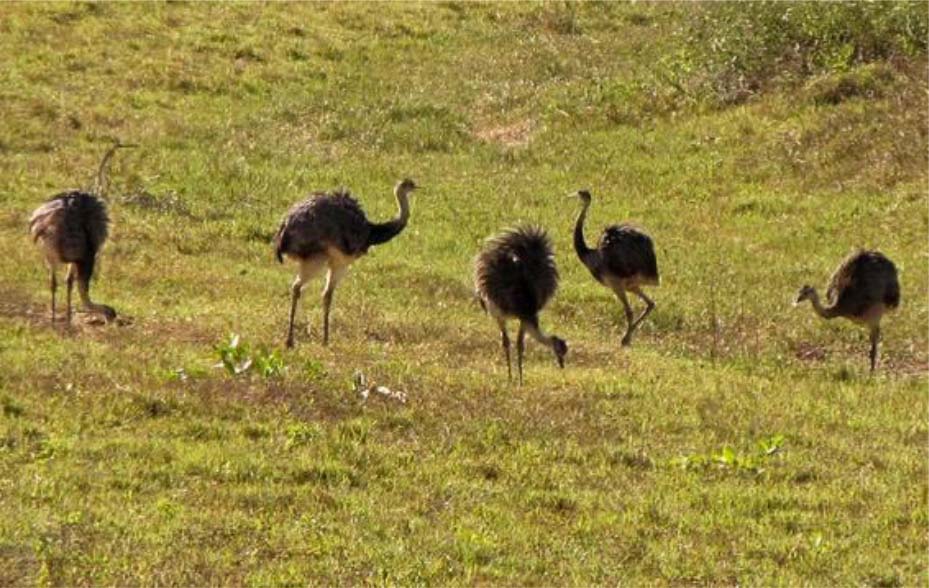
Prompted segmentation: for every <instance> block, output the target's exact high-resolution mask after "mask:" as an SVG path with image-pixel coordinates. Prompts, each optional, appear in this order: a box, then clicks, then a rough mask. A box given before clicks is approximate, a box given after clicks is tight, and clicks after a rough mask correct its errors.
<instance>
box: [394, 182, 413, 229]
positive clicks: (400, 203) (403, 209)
mask: <svg viewBox="0 0 929 588" xmlns="http://www.w3.org/2000/svg"><path fill="white" fill-rule="evenodd" d="M394 196H396V197H397V208H398V214H397V218H395V219H394V220H393V221H392V222H394V223H395V224H397V225H399V226H401V227H405V226H406V223H407V221H408V220H410V192H409V190H407V189H405V188H397V190H396V191H395V192H394Z"/></svg>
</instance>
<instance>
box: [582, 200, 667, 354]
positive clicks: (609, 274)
mask: <svg viewBox="0 0 929 588" xmlns="http://www.w3.org/2000/svg"><path fill="white" fill-rule="evenodd" d="M572 197H576V198H579V199H580V200H581V211H580V213H579V214H578V216H577V222H576V223H575V226H574V250H575V251H576V252H577V256H578V258H580V260H581V263H583V264H584V266H586V267H587V269H588V270H589V271H590V273H591V275H593V277H594V278H595V279H596V280H597V281H598V282H600V283H601V284H603V285H604V286H606V287H607V288H609V289H611V290H612V291H613V292H614V293H615V294H616V297H617V298H619V301H620V302H621V303H622V305H623V309H624V310H625V313H626V333H625V335H623V338H622V344H623V345H629V344H630V343H631V342H632V335H633V333H635V330H636V329H637V328H638V327H639V325H640V324H641V323H642V321H644V320H645V318H646V317H647V316H648V315H649V313H651V312H652V310H653V309H654V308H655V302H654V301H653V300H652V299H651V298H649V297H648V296H646V294H645V292H643V291H642V287H643V286H657V285H658V284H659V283H660V281H661V279H660V277H659V276H658V261H657V260H656V258H655V245H654V243H652V238H651V237H649V236H648V234H647V233H645V231H643V230H641V229H639V228H637V227H635V226H634V225H631V224H629V223H620V224H617V225H611V226H608V227H606V228H605V229H604V230H603V233H602V234H601V235H600V240H599V242H598V243H597V246H596V247H595V248H591V247H588V246H587V243H586V242H585V240H584V222H585V221H586V219H587V210H588V208H590V202H591V195H590V192H588V191H587V190H580V191H578V192H576V193H575V194H572ZM627 292H632V293H633V294H635V295H636V296H638V297H639V298H641V299H642V301H643V302H645V310H643V311H642V313H641V314H640V315H639V316H638V318H634V317H635V315H634V313H633V311H632V306H631V305H630V304H629V298H628V297H627V295H626V293H627Z"/></svg>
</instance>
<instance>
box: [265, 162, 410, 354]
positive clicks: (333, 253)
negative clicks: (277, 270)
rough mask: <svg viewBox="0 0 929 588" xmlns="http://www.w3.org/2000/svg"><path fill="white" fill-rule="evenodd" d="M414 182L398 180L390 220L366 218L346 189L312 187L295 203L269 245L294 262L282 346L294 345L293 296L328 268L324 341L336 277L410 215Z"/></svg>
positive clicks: (296, 298)
mask: <svg viewBox="0 0 929 588" xmlns="http://www.w3.org/2000/svg"><path fill="white" fill-rule="evenodd" d="M417 188H418V186H417V185H416V183H415V182H414V181H413V180H410V179H404V180H402V181H400V182H399V183H397V185H396V187H395V189H394V195H395V196H396V198H397V205H398V207H399V213H398V215H397V217H396V218H394V219H393V220H390V221H387V222H384V223H371V222H369V221H368V219H367V217H366V216H365V213H364V210H362V208H361V205H360V204H358V201H357V200H355V198H354V197H352V195H351V194H350V193H349V192H348V191H347V190H342V189H340V190H335V191H333V192H317V193H314V194H312V195H310V197H309V198H307V199H306V200H304V201H303V202H300V203H298V204H296V205H294V207H293V208H291V209H290V212H288V213H287V216H286V217H284V220H283V222H282V223H281V226H280V228H278V230H277V234H276V235H275V236H274V250H275V256H276V257H277V260H278V261H279V262H281V263H283V261H284V257H288V258H291V259H293V260H295V261H296V262H297V263H298V264H299V270H298V272H297V277H296V278H295V279H294V281H293V284H292V285H291V303H290V321H289V324H288V327H287V346H288V347H293V345H294V315H295V314H296V312H297V302H298V301H299V300H300V294H301V292H302V290H303V288H304V286H305V285H306V283H307V282H308V281H310V280H311V279H313V278H314V277H316V276H317V275H319V274H321V273H322V272H323V270H327V271H328V273H327V275H326V285H325V287H324V289H323V344H324V345H327V344H328V343H329V310H330V308H331V306H332V297H333V294H334V292H335V289H336V286H337V285H338V284H339V281H340V280H341V279H342V278H343V277H344V276H345V273H346V272H347V271H348V267H349V265H351V264H352V263H354V262H355V261H356V260H357V259H359V258H360V257H362V256H363V255H364V254H365V253H367V251H368V248H370V247H371V246H372V245H380V244H381V243H386V242H387V241H390V240H391V239H393V238H394V237H396V236H397V235H398V234H399V233H400V232H401V231H402V230H403V229H404V227H406V224H407V221H408V220H409V217H410V202H409V196H410V193H412V192H413V190H415V189H417Z"/></svg>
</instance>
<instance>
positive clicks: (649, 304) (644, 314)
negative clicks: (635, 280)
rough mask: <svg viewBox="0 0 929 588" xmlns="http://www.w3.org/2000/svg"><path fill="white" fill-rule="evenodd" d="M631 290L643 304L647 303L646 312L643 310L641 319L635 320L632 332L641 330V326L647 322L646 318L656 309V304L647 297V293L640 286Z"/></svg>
mask: <svg viewBox="0 0 929 588" xmlns="http://www.w3.org/2000/svg"><path fill="white" fill-rule="evenodd" d="M630 290H631V291H632V292H633V293H634V294H635V295H636V296H638V297H639V298H641V299H642V301H643V302H645V310H643V311H642V314H640V315H639V318H637V319H635V322H633V323H632V329H631V330H633V331H635V330H636V329H638V328H639V324H640V323H641V322H642V321H644V320H645V317H647V316H648V315H649V314H650V313H651V312H652V310H653V309H654V308H655V302H654V301H653V300H652V299H651V298H649V297H648V296H646V295H645V292H643V291H642V289H641V288H639V287H638V286H635V287H634V288H631V289H630Z"/></svg>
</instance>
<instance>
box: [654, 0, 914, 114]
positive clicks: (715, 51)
mask: <svg viewBox="0 0 929 588" xmlns="http://www.w3.org/2000/svg"><path fill="white" fill-rule="evenodd" d="M927 34H929V14H927V11H926V8H925V4H923V3H919V2H899V3H897V2H868V3H865V2H847V3H846V2H829V3H818V2H816V3H814V2H804V3H792V2H770V1H767V2H751V3H742V2H731V3H730V2H721V3H706V4H701V5H697V6H691V7H689V9H688V13H687V16H686V17H685V19H684V21H683V24H682V25H681V27H680V28H679V29H678V31H677V32H676V35H677V37H678V39H679V41H680V43H681V46H682V50H681V51H680V53H678V54H676V55H675V56H674V57H673V58H671V59H666V60H665V61H664V63H663V64H662V65H663V71H664V76H663V77H665V78H666V81H667V82H668V83H669V84H670V85H672V86H673V87H675V88H676V89H677V90H678V91H679V92H681V93H683V94H685V95H687V96H688V97H690V98H696V99H700V100H709V101H710V102H711V103H716V104H733V103H739V102H742V101H744V100H746V99H748V98H750V97H751V96H753V95H754V94H757V93H758V92H760V91H762V90H764V89H765V88H767V87H768V86H771V85H779V84H792V83H797V82H802V81H803V80H806V79H807V78H810V77H812V76H815V75H819V74H824V73H840V72H846V71H849V70H850V69H852V68H854V67H856V66H859V65H863V64H867V63H872V62H876V61H888V62H894V61H895V60H896V59H898V58H908V57H913V56H917V55H925V54H926V45H927V41H926V39H927Z"/></svg>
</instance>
